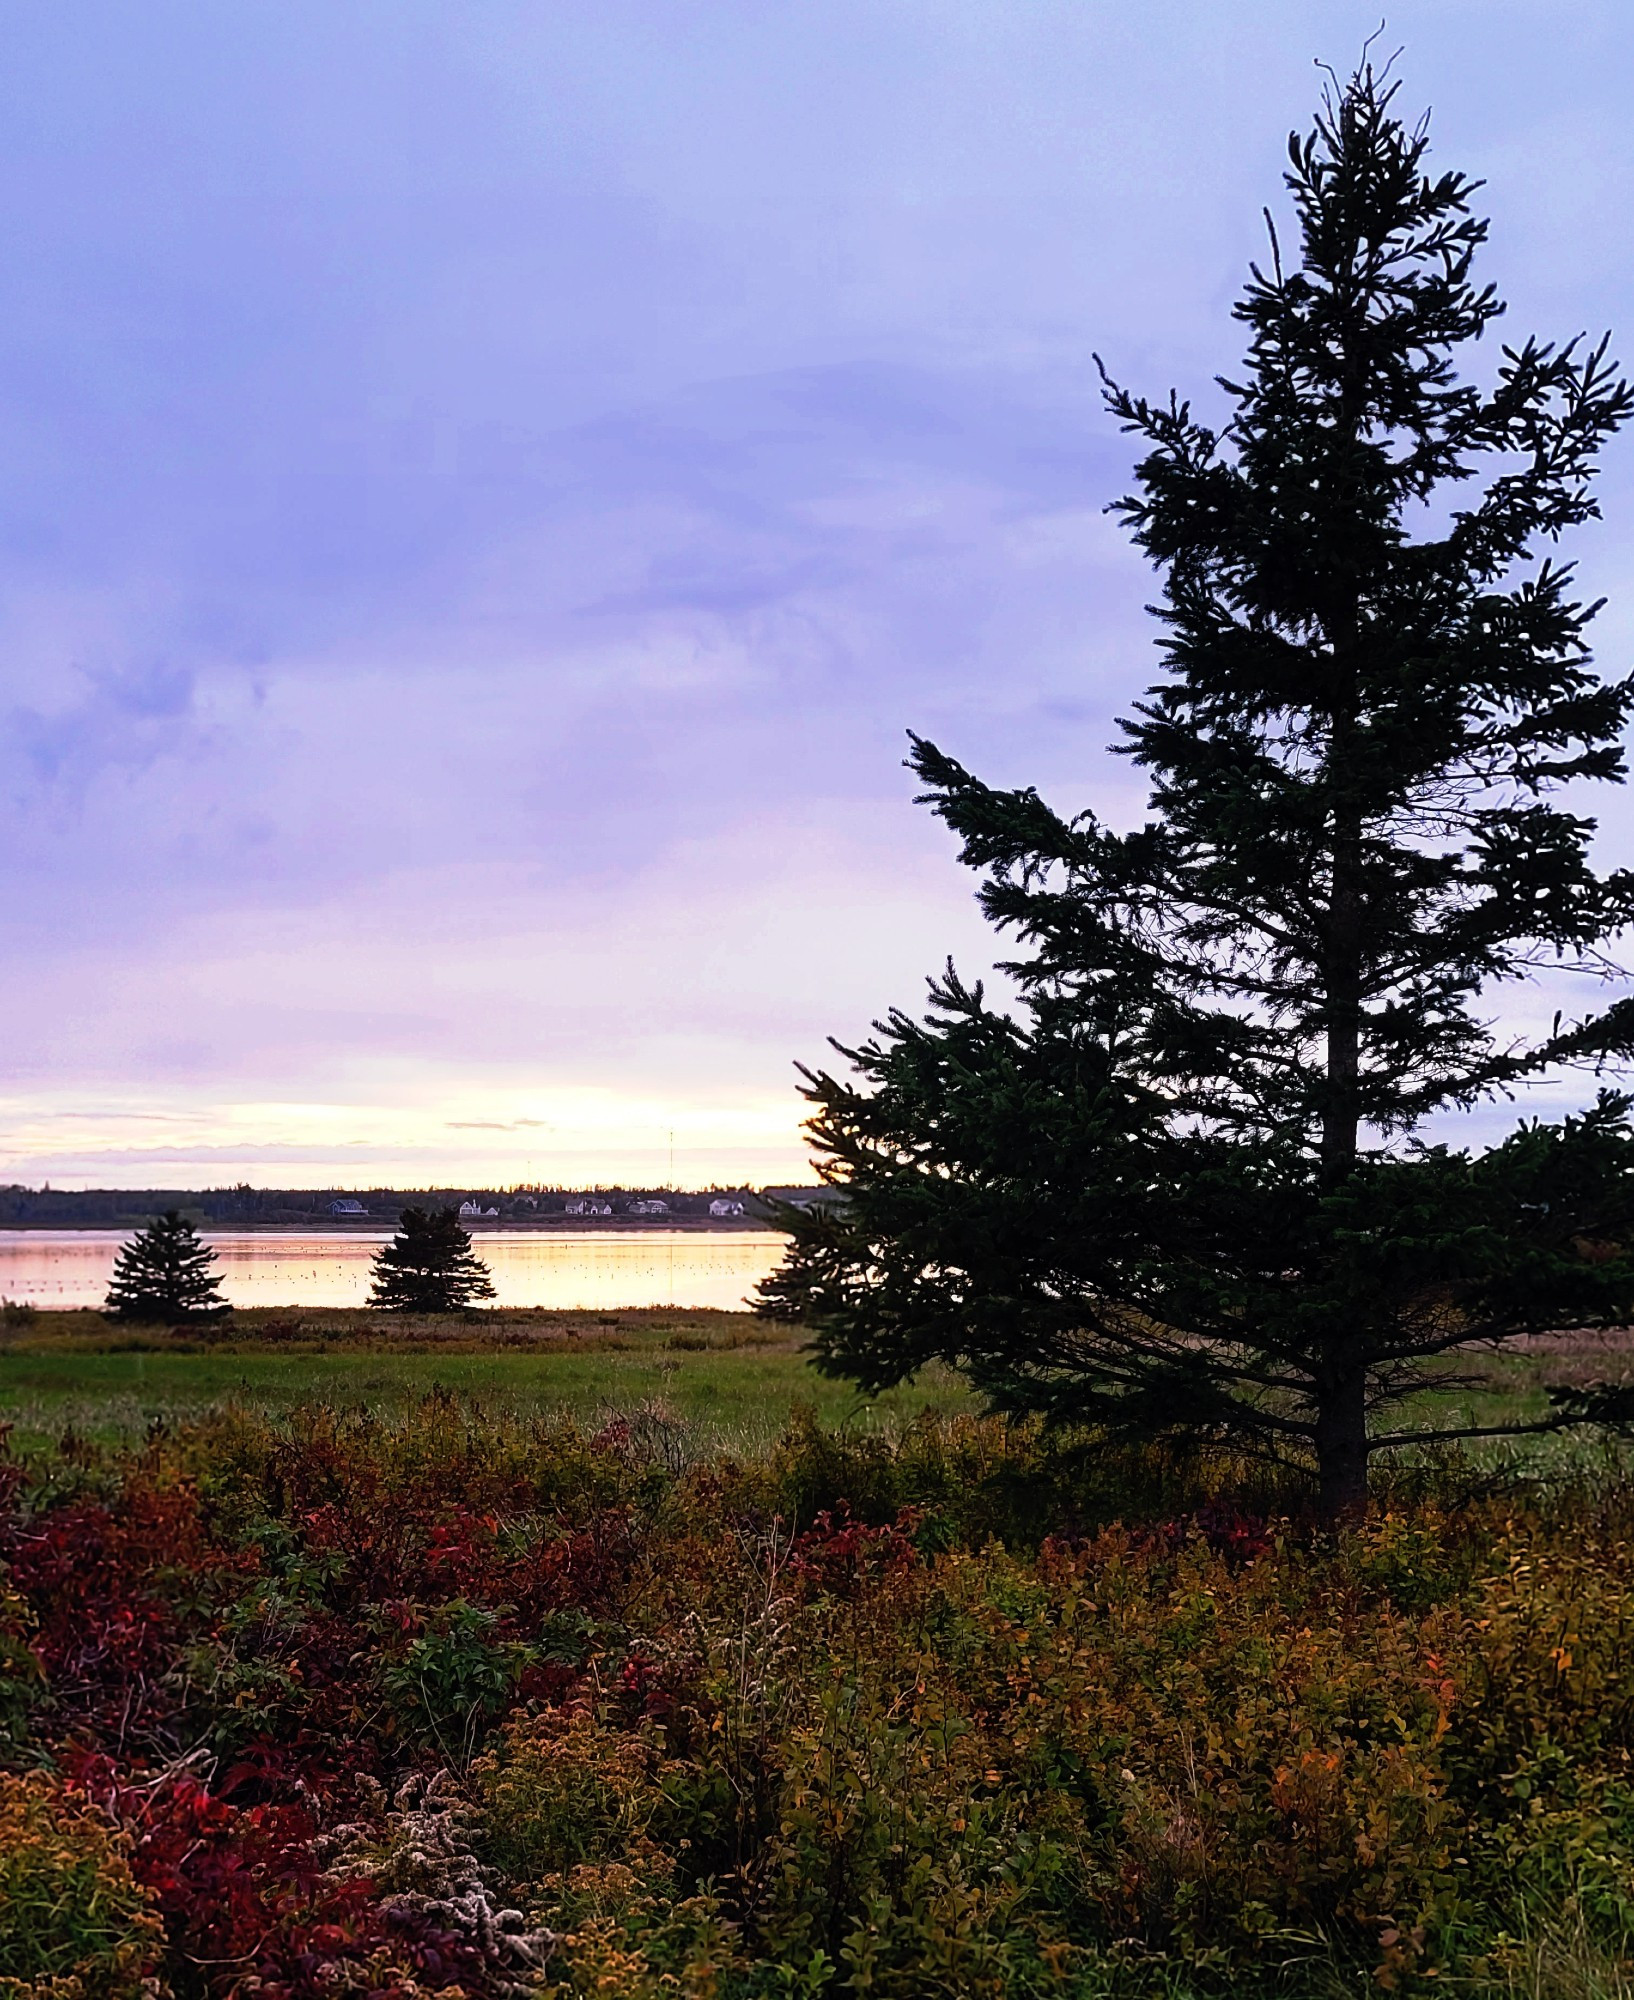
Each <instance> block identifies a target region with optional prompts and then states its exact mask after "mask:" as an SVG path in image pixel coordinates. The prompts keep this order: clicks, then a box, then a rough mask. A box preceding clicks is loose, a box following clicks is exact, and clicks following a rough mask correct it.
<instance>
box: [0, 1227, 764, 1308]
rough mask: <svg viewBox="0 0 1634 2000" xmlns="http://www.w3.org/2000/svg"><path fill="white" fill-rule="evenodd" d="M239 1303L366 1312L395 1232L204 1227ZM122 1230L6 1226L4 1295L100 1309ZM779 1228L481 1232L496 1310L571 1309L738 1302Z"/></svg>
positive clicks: (757, 1276) (0, 1285)
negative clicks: (373, 1269)
mask: <svg viewBox="0 0 1634 2000" xmlns="http://www.w3.org/2000/svg"><path fill="white" fill-rule="evenodd" d="M202 1233H203V1235H204V1240H205V1241H206V1242H207V1243H208V1244H209V1245H210V1247H211V1249H213V1250H214V1251H215V1253H216V1256H217V1258H218V1259H219V1261H220V1268H221V1278H222V1290H223V1292H224V1293H225V1294H226V1296H227V1298H228V1300H229V1301H230V1302H231V1303H232V1304H233V1305H235V1306H360V1305H364V1304H366V1303H367V1300H368V1292H369V1263H370V1260H371V1259H372V1258H373V1256H374V1254H375V1252H376V1251H377V1250H378V1249H379V1247H380V1245H381V1244H382V1243H384V1242H385V1241H386V1240H387V1236H388V1234H389V1232H388V1231H386V1230H380V1231H378V1232H375V1231H364V1230H360V1231H358V1233H357V1234H355V1235H353V1234H350V1233H348V1234H346V1235H344V1236H342V1235H338V1234H332V1233H329V1232H322V1231H293V1230H291V1231H288V1232H284V1231H271V1230H267V1231H250V1230H242V1231H235V1230H221V1231H218V1232H212V1231H205V1232H202ZM127 1234H128V1232H126V1231H123V1230H114V1229H15V1230H4V1231H0V1298H8V1299H26V1300H29V1301H31V1302H32V1303H33V1304H35V1305H37V1306H43V1307H46V1308H66V1307H73V1306H99V1305H101V1303H102V1300H103V1297H104V1296H105V1294H106V1292H107V1289H108V1278H109V1275H110V1273H111V1272H112V1270H113V1262H114V1257H115V1255H116V1253H117V1252H118V1249H119V1246H120V1244H121V1243H123V1242H124V1241H125V1240H126V1236H127ZM782 1243H783V1239H782V1238H781V1237H780V1236H778V1235H776V1234H774V1233H773V1232H772V1231H770V1230H758V1229H746V1230H720V1231H715V1230H708V1231H705V1230H680V1229H674V1230H670V1229H643V1230H640V1231H634V1230H631V1231H629V1232H624V1231H616V1232H615V1231H611V1230H606V1231H598V1230H566V1229H550V1230H543V1229H541V1230H525V1229H516V1230H509V1229H507V1230H495V1231H493V1232H491V1233H487V1232H482V1231H478V1232H476V1233H475V1236H474V1248H475V1250H476V1252H477V1255H478V1256H479V1257H481V1258H482V1260H483V1261H484V1263H486V1264H487V1266H488V1268H489V1270H490V1271H491V1272H492V1273H493V1279H494V1289H495V1291H496V1292H497V1293H498V1294H499V1296H498V1299H497V1301H496V1303H497V1304H499V1305H503V1306H554V1307H559V1308H566V1309H575V1308H587V1307H588V1308H594V1307H605V1308H607V1309H609V1310H611V1309H613V1308H615V1307H620V1306H719V1307H724V1308H726V1309H727V1310H732V1309H733V1308H736V1307H740V1306H742V1304H743V1303H744V1300H745V1298H746V1296H747V1294H748V1293H749V1292H750V1291H752V1290H753V1288H754V1287H755V1286H756V1285H757V1284H758V1283H759V1282H760V1280H761V1279H762V1278H764V1277H765V1276H766V1275H767V1273H768V1272H769V1271H770V1270H771V1269H772V1267H773V1266H774V1265H775V1264H776V1263H777V1261H778V1258H779V1255H780V1254H781V1250H782Z"/></svg>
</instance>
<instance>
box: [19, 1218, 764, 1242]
mask: <svg viewBox="0 0 1634 2000" xmlns="http://www.w3.org/2000/svg"><path fill="white" fill-rule="evenodd" d="M124 1226H125V1225H124V1224H121V1223H116V1222H67V1221H52V1222H7V1221H0V1235H26V1234H29V1233H30V1232H34V1233H39V1232H41V1231H49V1232H50V1233H51V1234H52V1235H62V1234H65V1233H68V1232H78V1231H83V1232H85V1233H91V1232H94V1231H97V1230H101V1231H102V1232H103V1233H104V1234H106V1233H107V1232H108V1231H109V1230H119V1229H121V1228H123V1227H124ZM396 1227H397V1223H396V1219H395V1218H394V1217H392V1216H385V1215H382V1216H379V1217H378V1218H377V1217H374V1216H367V1215H364V1216H353V1217H352V1218H351V1219H350V1220H348V1221H344V1222H341V1221H334V1220H331V1219H330V1218H328V1217H325V1218H324V1219H323V1220H322V1221H316V1220H315V1221H311V1222H306V1221H300V1220H296V1219H293V1218H287V1219H278V1218H272V1219H269V1220H267V1221H243V1222H239V1221H236V1220H234V1221H226V1220H222V1221H206V1222H201V1223H200V1224H199V1234H200V1235H201V1236H222V1235H230V1236H291V1235H296V1236H370V1235H379V1234H380V1232H381V1231H382V1230H384V1231H386V1232H387V1233H388V1234H390V1232H391V1231H392V1230H394V1229H395V1228H396ZM465 1227H466V1229H467V1230H468V1231H469V1232H470V1234H471V1235H472V1236H473V1237H479V1236H525V1235H528V1234H530V1233H533V1232H537V1231H539V1230H549V1231H551V1232H552V1233H556V1232H566V1231H570V1230H585V1231H592V1232H595V1233H598V1234H607V1233H612V1234H616V1235H637V1234H642V1233H646V1234H649V1235H667V1234H670V1233H672V1232H675V1231H681V1232H684V1233H685V1234H687V1235H717V1236H719V1235H733V1234H736V1233H738V1232H740V1231H742V1230H745V1229H754V1230H775V1228H776V1225H775V1224H774V1223H772V1222H770V1221H768V1220H767V1219H766V1218H765V1217H763V1216H758V1215H529V1216H502V1217H500V1218H499V1219H498V1220H497V1221H494V1220H489V1219H484V1220H481V1221H476V1220H473V1219H472V1218H470V1217H467V1218H466V1221H465Z"/></svg>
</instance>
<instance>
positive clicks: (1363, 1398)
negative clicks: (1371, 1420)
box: [1316, 1362, 1368, 1524]
mask: <svg viewBox="0 0 1634 2000" xmlns="http://www.w3.org/2000/svg"><path fill="white" fill-rule="evenodd" d="M1367 1457H1368V1453H1367V1371H1366V1369H1365V1368H1364V1367H1363V1366H1362V1365H1361V1363H1360V1362H1356V1363H1353V1364H1351V1365H1349V1366H1346V1367H1344V1368H1343V1369H1342V1370H1340V1371H1339V1372H1338V1373H1336V1374H1335V1375H1333V1376H1331V1377H1330V1378H1329V1379H1328V1380H1327V1381H1326V1382H1325V1383H1324V1384H1323V1385H1322V1388H1321V1390H1320V1392H1319V1401H1318V1403H1317V1412H1316V1471H1317V1482H1318V1504H1319V1505H1320V1507H1321V1509H1322V1518H1323V1519H1324V1520H1325V1521H1329V1522H1332V1523H1335V1524H1337V1523H1338V1522H1341V1521H1344V1520H1350V1519H1354V1518H1355V1517H1356V1516H1357V1515H1359V1514H1361V1513H1362V1512H1364V1511H1365V1509H1366V1507H1367Z"/></svg>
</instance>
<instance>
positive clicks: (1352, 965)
mask: <svg viewBox="0 0 1634 2000" xmlns="http://www.w3.org/2000/svg"><path fill="white" fill-rule="evenodd" d="M1347 678H1348V677H1347ZM1354 729H1355V687H1354V682H1353V681H1352V682H1351V684H1350V685H1349V686H1348V687H1346V688H1345V689H1344V691H1343V695H1342V697H1341V698H1340V699H1339V700H1338V701H1337V702H1336V704H1335V712H1334V715H1333V720H1332V736H1331V738H1330V742H1329V750H1328V774H1329V782H1330V784H1332V785H1333V788H1334V794H1335V796H1334V825H1333V893H1332V901H1331V903H1330V905H1329V909H1328V927H1327V940H1326V943H1327V951H1326V963H1325V965H1324V966H1323V968H1322V970H1323V980H1324V985H1325V987H1326V989H1327V990H1326V1000H1327V1101H1326V1103H1325V1104H1324V1105H1323V1107H1322V1181H1323V1185H1324V1186H1325V1187H1327V1188H1328V1189H1330V1190H1331V1189H1335V1188H1338V1187H1342V1186H1343V1185H1344V1183H1345V1182H1346V1181H1347V1180H1348V1179H1349V1178H1350V1176H1351V1175H1352V1174H1353V1173H1354V1172H1355V1170H1356V1154H1357V1147H1358V1144H1359V1141H1360V1128H1361V1030H1362V827H1361V818H1360V815H1359V814H1358V812H1357V811H1356V808H1355V805H1354V802H1353V800H1352V798H1351V796H1350V784H1351V772H1350V768H1349V764H1350V759H1351V756H1352V754H1353V742H1352V739H1353V733H1354ZM1316 1382H1317V1417H1316V1463H1317V1476H1318V1481H1319V1487H1320V1504H1321V1508H1322V1513H1323V1515H1324V1517H1325V1518H1326V1519H1327V1520H1329V1521H1335V1522H1336V1521H1339V1520H1342V1519H1344V1518H1346V1517H1347V1516H1352V1515H1356V1514H1359V1513H1361V1512H1362V1511H1363V1509H1364V1508H1365V1507H1366V1505H1367V1456H1368V1453H1367V1364H1366V1359H1365V1357H1364V1355H1363V1353H1362V1351H1361V1349H1360V1347H1359V1346H1358V1345H1357V1344H1356V1343H1355V1340H1354V1338H1353V1337H1351V1336H1347V1335H1346V1334H1344V1333H1343V1332H1341V1333H1339V1334H1338V1335H1337V1336H1336V1337H1335V1339H1334V1341H1333V1344H1332V1345H1331V1347H1329V1349H1328V1351H1327V1352H1326V1353H1324V1354H1323V1355H1322V1356H1321V1357H1320V1360H1319V1362H1318V1366H1317V1371H1316Z"/></svg>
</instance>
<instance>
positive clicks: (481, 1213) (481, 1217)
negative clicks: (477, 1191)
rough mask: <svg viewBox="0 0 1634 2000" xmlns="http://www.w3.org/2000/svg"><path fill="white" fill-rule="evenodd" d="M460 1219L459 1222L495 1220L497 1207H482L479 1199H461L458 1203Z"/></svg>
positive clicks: (497, 1218) (497, 1213) (497, 1212)
mask: <svg viewBox="0 0 1634 2000" xmlns="http://www.w3.org/2000/svg"><path fill="white" fill-rule="evenodd" d="M460 1220H461V1222H497V1221H498V1220H499V1210H498V1209H497V1208H484V1207H483V1205H482V1203H481V1202H480V1201H462V1202H461V1203H460Z"/></svg>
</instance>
